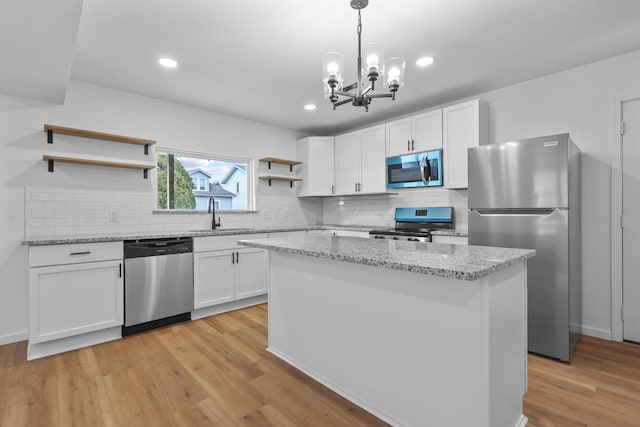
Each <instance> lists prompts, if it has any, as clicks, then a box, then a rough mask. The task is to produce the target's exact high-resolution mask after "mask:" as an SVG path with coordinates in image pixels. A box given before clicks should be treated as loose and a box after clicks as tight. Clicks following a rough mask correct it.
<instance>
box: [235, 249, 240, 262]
mask: <svg viewBox="0 0 640 427" xmlns="http://www.w3.org/2000/svg"><path fill="white" fill-rule="evenodd" d="M236 264H240V252H236Z"/></svg>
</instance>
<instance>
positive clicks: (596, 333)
mask: <svg viewBox="0 0 640 427" xmlns="http://www.w3.org/2000/svg"><path fill="white" fill-rule="evenodd" d="M582 335H588V336H590V337H594V338H600V339H603V340H607V341H615V340H614V339H613V338H612V333H611V331H607V330H606V329H600V328H592V327H591V326H584V325H582ZM618 341H620V340H618Z"/></svg>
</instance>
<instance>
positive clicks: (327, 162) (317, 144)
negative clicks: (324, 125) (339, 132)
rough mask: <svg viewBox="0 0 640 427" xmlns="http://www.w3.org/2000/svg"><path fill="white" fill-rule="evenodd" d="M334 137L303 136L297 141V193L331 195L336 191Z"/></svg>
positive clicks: (301, 194)
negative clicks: (298, 163)
mask: <svg viewBox="0 0 640 427" xmlns="http://www.w3.org/2000/svg"><path fill="white" fill-rule="evenodd" d="M333 141H334V139H333V137H310V138H303V139H300V140H298V141H297V143H296V159H297V160H298V161H300V162H302V164H301V165H299V166H297V167H296V169H297V171H298V178H302V181H300V182H299V183H298V184H297V185H296V188H297V194H298V196H300V197H305V196H331V195H333V194H334V192H335V187H334V182H333V175H334V172H333V162H334V151H333Z"/></svg>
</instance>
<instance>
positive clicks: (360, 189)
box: [358, 183, 362, 192]
mask: <svg viewBox="0 0 640 427" xmlns="http://www.w3.org/2000/svg"><path fill="white" fill-rule="evenodd" d="M360 191H362V184H360V183H358V192H360Z"/></svg>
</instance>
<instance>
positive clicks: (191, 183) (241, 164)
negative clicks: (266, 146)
mask: <svg viewBox="0 0 640 427" xmlns="http://www.w3.org/2000/svg"><path fill="white" fill-rule="evenodd" d="M157 159H158V169H157V208H158V209H166V210H172V209H175V210H202V211H206V210H207V209H208V204H209V198H210V197H213V198H214V200H215V205H216V210H251V209H253V206H254V194H253V191H254V188H253V160H251V159H243V158H236V157H231V156H221V155H216V154H208V153H194V152H188V151H181V150H173V149H166V148H158V149H157Z"/></svg>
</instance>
